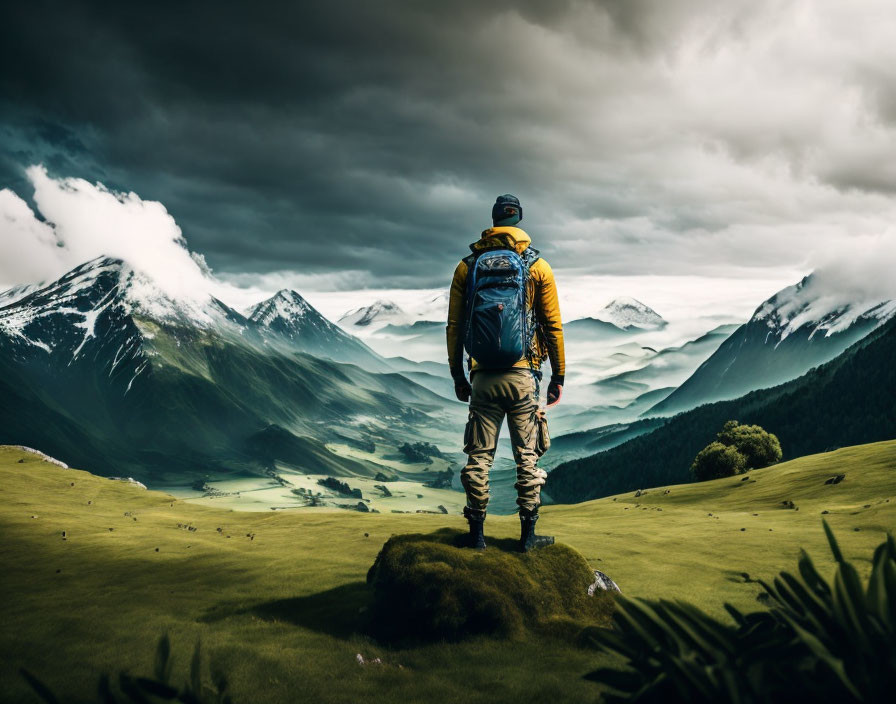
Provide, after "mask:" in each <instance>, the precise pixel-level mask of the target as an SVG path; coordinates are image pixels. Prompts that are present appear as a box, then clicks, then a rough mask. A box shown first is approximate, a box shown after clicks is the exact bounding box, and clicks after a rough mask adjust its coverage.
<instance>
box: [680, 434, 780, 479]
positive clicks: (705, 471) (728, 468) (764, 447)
mask: <svg viewBox="0 0 896 704" xmlns="http://www.w3.org/2000/svg"><path fill="white" fill-rule="evenodd" d="M780 460H781V443H779V442H778V438H777V437H775V436H774V435H772V434H771V433H767V432H766V431H765V430H763V429H762V428H760V427H759V426H758V425H741V424H740V423H738V422H737V421H736V420H729V421H728V422H727V423H725V425H723V426H722V430H721V431H719V434H718V435H717V436H716V440H715V441H714V442H711V443H710V444H709V445H707V446H706V447H704V448H703V449H702V450H700V452H698V453H697V457H696V458H695V459H694V463H693V464H692V465H691V475H692V476H693V477H694V479H695V480H697V481H698V482H703V481H706V480H708V479H719V478H720V477H733V476H734V475H735V474H741V473H742V472H746V471H747V470H748V469H762V468H763V467H768V466H769V465H770V464H774V463H775V462H779V461H780Z"/></svg>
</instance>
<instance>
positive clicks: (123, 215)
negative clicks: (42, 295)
mask: <svg viewBox="0 0 896 704" xmlns="http://www.w3.org/2000/svg"><path fill="white" fill-rule="evenodd" d="M27 175H28V179H29V180H30V182H31V184H32V186H33V188H34V195H33V198H34V202H35V204H36V206H37V208H38V210H39V211H40V214H41V216H42V217H43V220H39V219H38V218H37V217H36V215H35V213H34V212H33V211H32V210H31V209H30V208H29V207H28V205H27V204H26V203H25V201H24V200H22V199H21V198H19V197H18V196H17V195H16V194H14V193H13V192H12V191H10V190H8V189H4V190H2V191H0V253H2V254H3V256H2V258H0V282H2V283H5V284H7V285H13V284H23V283H34V282H36V281H47V280H52V279H55V278H58V277H59V276H61V275H62V274H63V273H65V272H66V271H68V270H70V269H72V268H74V267H75V266H77V265H79V264H82V263H84V262H85V261H88V260H90V259H94V258H95V257H99V256H108V257H114V258H117V259H122V260H124V261H126V262H127V263H128V264H130V265H131V266H132V267H134V268H135V269H138V270H139V271H142V272H143V273H145V274H147V275H148V276H149V277H150V278H151V279H153V280H154V281H155V282H156V283H157V284H158V285H159V287H160V288H161V289H162V290H163V291H164V292H165V293H167V294H169V295H171V296H173V297H175V298H196V297H201V296H207V295H208V293H209V291H210V290H211V288H212V286H213V282H212V281H211V279H210V277H209V276H208V272H207V271H206V270H204V268H203V267H204V260H203V259H202V258H201V257H195V256H193V255H191V254H190V252H189V250H188V249H187V246H186V241H185V240H184V238H183V235H182V233H181V230H180V228H179V227H178V226H177V223H175V221H174V218H172V217H171V215H170V214H169V213H168V211H167V210H166V209H165V206H163V205H162V204H161V203H158V202H153V201H147V200H143V199H141V198H140V197H139V196H138V195H137V194H136V193H118V192H115V191H111V190H109V189H108V188H106V187H105V186H104V185H102V184H100V183H95V184H92V183H89V182H87V181H85V180H83V179H80V178H60V179H56V178H52V177H50V176H49V174H48V173H47V170H46V169H45V168H44V167H43V166H32V167H30V168H28V170H27Z"/></svg>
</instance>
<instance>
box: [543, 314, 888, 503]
mask: <svg viewBox="0 0 896 704" xmlns="http://www.w3.org/2000/svg"><path fill="white" fill-rule="evenodd" d="M894 357H896V320H893V319H891V320H889V321H888V322H885V323H883V324H881V325H879V326H878V327H877V328H876V329H875V330H873V331H872V332H871V333H869V334H867V335H866V336H865V337H864V338H862V339H861V340H859V341H858V342H855V343H853V345H852V346H850V347H849V348H848V349H847V350H845V351H844V352H843V353H842V354H840V355H839V356H837V357H836V358H835V359H833V360H831V361H829V362H827V363H826V364H823V365H821V366H820V367H817V368H813V369H811V370H810V371H808V372H807V373H805V374H803V375H802V376H800V377H799V378H797V379H794V380H791V381H789V382H786V383H784V384H781V385H778V386H774V387H772V388H765V389H760V390H758V391H752V392H750V393H748V394H746V395H744V396H742V397H739V398H737V399H733V400H728V401H719V402H716V403H711V404H706V405H702V406H700V407H699V408H696V409H693V410H691V411H687V412H684V413H681V414H679V415H677V416H675V417H674V418H672V419H667V420H664V421H663V420H660V421H659V422H660V423H661V425H660V426H659V427H657V423H658V419H656V418H650V419H645V420H643V421H639V422H638V423H634V424H631V425H629V426H627V427H625V428H624V431H625V433H626V434H628V437H633V439H629V440H628V441H627V442H623V443H622V444H618V445H617V446H615V447H612V449H608V450H606V451H603V452H598V453H597V454H595V455H592V456H589V457H585V458H582V459H576V460H572V461H570V462H565V463H563V464H560V465H559V466H557V467H556V468H555V469H554V470H553V471H552V472H550V474H549V477H548V484H547V491H548V493H549V495H550V496H551V497H552V498H553V499H554V500H555V501H559V502H564V503H570V502H577V501H585V500H588V499H592V498H597V497H600V496H607V495H610V494H615V493H619V492H624V491H630V490H635V489H647V488H650V487H655V486H662V485H667V484H676V483H682V482H687V481H689V480H690V476H689V468H690V465H691V462H692V461H693V459H694V457H695V456H696V454H697V452H698V451H699V450H700V449H701V448H703V447H704V446H706V445H707V444H708V443H709V442H710V441H711V440H712V439H713V438H714V436H715V434H716V433H717V432H718V431H719V430H720V429H721V427H722V425H723V424H724V423H725V422H726V421H728V420H738V421H740V422H742V423H748V424H758V425H761V426H762V427H764V428H765V429H766V430H768V431H769V432H772V433H775V434H776V435H777V436H778V438H779V439H780V441H781V446H782V448H783V451H784V458H785V459H792V458H794V457H801V456H803V455H806V454H810V453H815V452H824V451H826V450H830V449H833V448H836V447H841V446H846V445H858V444H862V443H867V442H875V441H878V440H887V439H892V438H894V437H896V366H894V365H893V363H892V360H893V359H894ZM590 435H591V436H592V440H591V441H592V442H601V441H603V438H602V437H600V436H599V435H597V434H596V433H594V432H592V433H590ZM577 440H578V442H579V443H582V442H585V441H587V440H588V438H587V437H585V438H577Z"/></svg>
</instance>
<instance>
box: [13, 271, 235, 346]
mask: <svg viewBox="0 0 896 704" xmlns="http://www.w3.org/2000/svg"><path fill="white" fill-rule="evenodd" d="M113 309H114V311H115V315H116V316H129V315H134V316H137V317H145V318H150V319H152V320H153V321H155V322H157V323H169V324H175V325H178V324H179V325H189V326H192V327H199V328H210V327H212V326H218V327H220V326H230V327H237V328H238V327H239V324H238V323H235V322H233V319H234V318H235V317H238V314H236V313H234V312H233V311H230V310H229V309H228V308H227V307H226V306H224V305H223V304H221V303H220V302H218V301H216V300H215V299H213V298H212V297H211V296H207V297H205V298H204V299H203V298H202V297H191V298H185V299H182V300H177V301H175V300H174V299H172V298H171V297H169V296H168V295H167V294H165V293H164V292H163V291H162V290H161V289H160V288H159V287H158V286H156V285H155V284H154V283H153V281H152V280H151V279H150V278H149V277H148V276H147V275H146V274H144V273H142V272H139V271H136V270H135V269H133V268H132V267H130V266H129V265H128V264H125V263H124V262H123V261H121V260H120V259H112V258H110V257H98V258H96V259H92V260H90V261H88V262H85V263H84V264H82V265H80V266H78V267H76V268H75V269H73V270H71V271H70V272H68V273H67V274H65V275H64V276H62V277H61V278H60V279H58V280H56V281H53V282H52V283H49V284H46V285H44V286H42V287H39V288H38V287H29V290H28V291H27V292H25V295H22V296H18V297H17V298H16V300H15V302H14V303H12V304H9V305H6V306H5V307H3V308H0V332H2V333H4V334H5V335H7V336H8V337H10V338H11V339H14V340H16V341H18V342H19V343H23V344H27V345H32V346H34V347H38V348H40V349H43V350H44V351H46V352H48V353H51V352H52V351H53V350H54V349H55V348H56V345H57V343H58V342H59V341H61V340H64V341H65V342H66V343H67V344H66V345H65V349H71V351H72V359H73V360H74V359H77V357H78V356H79V355H80V354H81V352H82V351H83V350H84V347H85V344H86V343H87V342H88V341H89V340H91V339H95V338H96V337H97V333H96V324H97V320H98V319H100V317H101V316H102V315H103V314H104V313H105V312H107V311H112V310H113ZM66 330H68V331H69V332H65V331H66ZM69 345H71V347H69Z"/></svg>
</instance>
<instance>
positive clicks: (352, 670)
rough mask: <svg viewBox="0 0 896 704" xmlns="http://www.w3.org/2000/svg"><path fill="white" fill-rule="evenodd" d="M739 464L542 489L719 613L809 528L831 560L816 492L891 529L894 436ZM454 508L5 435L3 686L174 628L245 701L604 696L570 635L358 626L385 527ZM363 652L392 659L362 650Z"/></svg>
mask: <svg viewBox="0 0 896 704" xmlns="http://www.w3.org/2000/svg"><path fill="white" fill-rule="evenodd" d="M21 460H24V461H21ZM842 473H845V475H846V477H845V479H844V480H843V481H842V482H840V483H838V484H834V485H826V484H825V480H827V479H828V478H829V477H832V476H834V475H836V474H842ZM745 476H746V478H747V479H746V481H741V479H742V478H741V477H735V478H730V479H721V480H716V481H713V482H707V483H704V484H700V485H681V486H672V487H667V489H668V493H665V491H666V489H664V488H659V489H651V490H649V491H647V492H646V493H644V494H643V495H642V496H640V497H635V496H634V495H633V494H631V493H630V494H625V495H620V496H618V497H611V498H606V499H600V500H597V501H591V502H588V503H584V504H578V505H572V506H551V507H547V508H546V509H544V510H543V519H542V521H540V523H539V529H540V531H541V532H549V533H552V534H554V535H556V536H557V539H558V541H561V542H564V543H567V544H569V545H571V546H572V547H574V548H575V549H577V550H578V551H579V552H581V553H582V554H583V555H584V556H585V557H586V558H587V559H588V561H589V562H590V563H591V565H592V566H593V567H594V568H596V569H600V570H602V571H604V572H606V573H607V574H609V575H610V576H611V577H613V579H615V580H616V582H618V584H619V585H620V587H621V588H622V590H623V592H624V593H625V594H626V595H629V596H640V597H648V598H655V597H667V598H680V599H687V600H690V601H692V602H694V603H697V604H698V605H700V606H702V607H704V608H706V609H707V610H709V611H711V612H712V613H714V614H718V615H721V614H722V613H723V612H722V608H721V607H722V604H723V603H724V602H725V601H729V602H732V603H734V604H735V605H737V606H739V607H741V608H745V609H751V608H755V607H756V606H757V595H758V594H759V592H760V588H759V585H757V584H756V583H754V582H753V581H752V580H753V579H755V578H757V577H761V578H771V577H772V576H773V575H774V574H775V573H776V572H777V571H778V570H780V569H792V568H793V567H794V565H795V558H796V557H797V554H798V551H799V548H800V547H804V548H806V549H807V550H808V551H809V552H810V553H811V554H812V555H813V557H814V558H815V559H816V563H817V564H818V565H819V568H820V569H822V570H828V569H831V568H832V566H833V562H832V560H831V558H830V557H829V552H828V548H827V544H826V541H825V539H824V534H823V532H822V530H821V514H822V511H828V512H829V513H828V515H826V516H825V518H827V519H828V521H829V522H830V524H831V526H832V527H833V529H834V531H835V532H836V534H837V536H838V538H839V540H840V543H841V546H842V548H843V549H844V553H845V554H846V556H847V557H848V558H851V559H855V560H856V562H857V564H858V565H859V567H860V568H861V567H865V568H867V567H868V566H869V559H870V557H871V551H872V549H873V547H874V546H875V545H877V544H878V543H879V542H880V541H881V539H882V538H883V537H884V535H885V533H886V532H887V531H888V530H889V531H892V530H894V529H896V442H884V443H876V444H873V445H865V446H859V447H852V448H845V449H842V450H838V451H836V452H831V453H826V454H823V455H814V456H811V457H805V458H801V459H799V460H795V461H792V462H787V463H784V464H781V465H778V466H776V467H771V468H768V469H764V470H758V471H755V472H751V473H749V474H748V475H745ZM783 502H792V503H793V506H794V508H790V504H785V503H783ZM710 514H711V515H710ZM135 519H136V520H135ZM462 522H463V521H462V519H461V518H460V517H459V516H435V515H425V514H419V515H397V514H385V513H384V514H374V515H368V514H358V513H353V512H346V511H338V510H336V511H318V510H313V511H307V510H305V511H300V512H290V511H278V512H270V513H258V512H254V513H253V512H235V511H224V510H221V509H215V508H208V507H205V506H199V505H195V504H190V503H187V502H184V501H179V500H176V499H174V498H172V497H170V496H168V495H165V494H162V493H159V492H152V491H143V490H140V489H138V488H135V487H133V486H131V485H129V484H125V483H122V482H116V481H110V480H108V479H103V478H99V477H95V476H93V475H91V474H89V473H87V472H83V471H78V470H65V469H61V468H59V467H56V466H54V465H52V464H49V463H46V462H44V461H42V460H41V459H39V458H38V457H36V456H34V455H30V454H26V453H23V452H21V451H18V450H14V449H12V448H7V447H0V526H2V542H0V556H2V558H0V559H2V562H0V564H2V573H0V585H2V589H0V597H2V598H0V618H2V623H3V629H2V635H0V638H2V652H3V658H2V663H0V681H2V683H3V687H2V688H0V693H2V694H0V696H2V698H3V701H9V702H19V701H34V700H36V697H34V695H32V694H31V692H30V689H28V687H27V685H26V684H25V683H24V681H23V680H22V679H21V678H20V677H19V675H18V674H17V672H18V669H19V668H21V667H25V668H27V669H28V670H30V671H31V672H33V673H34V674H36V675H37V676H38V677H40V678H41V679H43V680H44V681H45V682H46V683H47V684H48V685H49V686H50V687H51V688H52V689H53V690H55V691H56V692H57V694H59V695H60V696H61V698H62V699H64V700H66V701H71V700H90V699H91V697H93V694H94V692H95V687H96V681H97V676H98V674H99V673H100V672H103V671H105V672H109V673H113V674H114V673H117V672H118V671H120V670H123V669H126V670H129V671H130V672H131V673H132V674H134V675H144V674H150V672H151V668H152V661H153V655H154V649H155V643H156V641H157V640H158V638H159V636H160V635H161V634H162V633H165V632H168V633H169V634H170V636H171V641H172V645H173V653H174V658H175V669H174V681H175V682H176V683H179V682H180V681H182V680H184V679H185V678H186V676H187V667H188V662H189V656H190V653H191V652H192V649H193V646H194V644H195V642H196V640H197V639H198V638H201V640H202V643H203V650H204V653H205V654H206V655H207V656H210V657H211V659H212V660H213V661H214V662H216V663H218V664H219V665H220V666H221V667H222V668H223V669H224V670H226V672H227V673H228V676H229V679H230V690H231V693H232V696H233V698H234V701H235V702H237V703H238V704H239V703H241V702H242V703H245V702H255V701H259V702H262V701H264V702H266V701H271V702H302V701H308V702H318V701H323V702H330V701H332V702H341V701H358V700H361V699H363V698H367V697H372V698H375V700H376V701H402V702H418V701H419V702H423V701H427V702H433V701H439V702H451V701H458V702H460V701H464V702H477V701H483V702H485V701H489V702H495V701H509V700H517V699H523V698H525V699H526V700H533V699H534V700H538V699H547V698H550V699H551V700H553V701H588V700H591V699H593V698H595V697H596V696H597V693H598V692H599V687H598V686H597V685H595V684H592V683H589V682H586V681H583V680H582V675H583V674H584V673H586V672H588V671H590V670H592V669H594V668H595V667H596V666H598V665H605V664H607V663H606V660H605V658H604V657H603V656H600V655H597V654H595V653H594V652H592V651H589V650H584V649H579V648H576V647H574V646H573V645H572V644H568V643H564V642H562V641H559V640H550V639H547V640H541V641H538V642H533V641H529V642H513V641H501V640H498V639H489V638H480V639H476V640H472V641H466V642H464V643H460V644H435V645H427V646H420V647H415V648H403V649H389V648H385V647H381V646H378V645H377V644H375V643H374V642H372V641H371V640H370V639H369V638H367V637H365V636H363V635H360V634H358V633H356V632H354V630H353V623H354V616H353V615H354V614H356V613H357V612H358V609H359V608H360V606H361V605H363V604H364V601H365V598H366V596H365V595H366V592H365V587H364V586H363V584H362V583H363V580H364V578H365V574H366V572H367V569H368V568H369V567H370V565H371V564H372V563H373V560H374V558H375V557H376V555H377V553H378V551H379V549H380V547H381V546H382V545H383V543H384V542H385V541H386V540H387V539H388V538H389V536H390V535H393V534H398V533H411V532H422V533H427V532H430V531H433V530H436V529H438V528H440V527H443V526H446V525H450V526H457V527H460V526H461V524H462ZM178 524H180V526H181V527H179V525H178ZM486 525H487V529H488V531H487V532H488V533H489V534H491V535H493V536H496V537H510V536H513V535H514V533H515V532H516V531H517V530H518V522H517V520H516V518H515V517H514V516H497V517H489V519H488V521H487V524H486ZM185 526H193V527H195V528H196V530H195V531H191V530H188V529H187V528H186V527H185ZM218 529H220V530H218ZM63 531H65V533H66V537H65V539H63V537H62V533H63ZM247 534H249V535H252V536H254V538H252V539H250V538H249V537H247ZM745 575H747V576H746V577H745ZM358 653H360V654H362V656H363V657H364V658H367V659H370V658H374V657H379V658H381V659H382V664H379V665H365V666H360V665H359V664H358V663H357V660H356V654H358ZM206 671H207V670H206Z"/></svg>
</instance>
